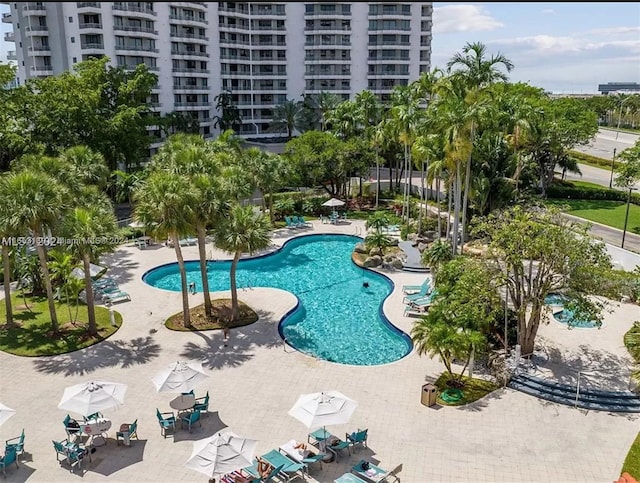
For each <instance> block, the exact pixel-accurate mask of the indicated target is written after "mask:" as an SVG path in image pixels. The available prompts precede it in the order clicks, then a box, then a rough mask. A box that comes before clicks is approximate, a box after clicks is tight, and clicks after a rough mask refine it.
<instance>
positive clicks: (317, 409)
mask: <svg viewBox="0 0 640 483" xmlns="http://www.w3.org/2000/svg"><path fill="white" fill-rule="evenodd" d="M357 407H358V403H357V402H356V401H354V400H353V399H350V398H348V397H347V396H345V395H344V394H342V393H341V392H338V391H326V392H316V393H313V394H303V395H302V396H300V397H299V398H298V400H297V401H296V403H295V404H294V405H293V407H292V408H291V409H290V410H289V416H293V417H294V418H296V419H297V420H298V421H301V422H302V424H304V425H305V426H306V427H307V428H309V429H318V428H322V427H325V426H330V425H332V424H345V423H348V422H349V419H351V415H352V414H353V412H354V411H355V410H356V408H357Z"/></svg>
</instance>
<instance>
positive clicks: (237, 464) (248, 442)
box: [185, 431, 258, 478]
mask: <svg viewBox="0 0 640 483" xmlns="http://www.w3.org/2000/svg"><path fill="white" fill-rule="evenodd" d="M257 444H258V442H257V441H256V440H254V439H246V438H241V437H240V436H238V435H236V434H234V433H233V432H231V431H227V432H224V433H220V432H218V433H216V434H214V435H213V436H212V437H210V438H206V439H203V440H201V441H195V442H194V443H193V452H192V453H191V457H189V459H188V460H187V462H186V463H185V466H186V467H187V468H191V469H192V470H196V471H199V472H200V473H204V474H205V475H207V476H208V477H209V478H215V477H217V476H222V475H226V474H228V473H231V472H232V471H236V470H240V469H242V468H246V467H247V466H251V465H252V464H253V456H254V453H255V451H256V445H257Z"/></svg>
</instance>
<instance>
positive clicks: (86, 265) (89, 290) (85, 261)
mask: <svg viewBox="0 0 640 483" xmlns="http://www.w3.org/2000/svg"><path fill="white" fill-rule="evenodd" d="M82 268H83V270H84V285H85V289H84V292H85V294H86V295H87V312H88V314H89V335H98V326H97V324H96V308H95V301H94V299H93V286H92V285H91V259H90V258H89V254H88V253H85V254H84V255H83V256H82ZM76 302H77V301H76ZM67 303H69V302H68V301H67Z"/></svg>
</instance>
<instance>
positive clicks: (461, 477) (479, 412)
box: [0, 220, 640, 483]
mask: <svg viewBox="0 0 640 483" xmlns="http://www.w3.org/2000/svg"><path fill="white" fill-rule="evenodd" d="M356 230H359V232H360V233H364V222H361V221H358V220H351V221H350V222H349V223H344V224H340V225H329V224H320V223H319V222H314V228H313V229H299V230H293V229H283V230H279V231H278V232H277V233H276V236H275V237H274V247H276V246H280V245H282V243H283V242H284V241H285V240H286V239H287V238H289V237H291V236H292V235H294V234H297V233H348V234H354V233H356ZM183 252H184V254H185V259H187V260H188V259H196V258H197V253H198V252H197V247H184V248H183ZM207 253H208V254H210V255H211V258H215V259H221V258H228V257H229V256H228V255H225V254H223V253H222V252H219V251H217V250H214V249H213V248H212V247H210V246H208V247H207ZM173 261H175V252H174V250H173V249H170V248H167V247H164V246H161V245H156V246H152V247H149V248H147V249H145V250H140V249H138V248H137V247H122V248H120V249H118V250H117V252H116V253H114V254H113V255H111V256H110V257H108V258H107V259H106V260H105V263H106V264H108V265H109V266H110V267H111V268H110V270H109V272H108V275H109V276H111V277H114V278H116V279H117V280H118V282H119V284H120V286H121V287H122V288H123V289H124V290H126V291H127V292H129V294H130V295H131V299H132V301H131V302H125V303H120V304H117V305H115V306H114V308H115V309H116V310H117V311H119V312H120V313H121V314H122V315H123V319H124V322H123V325H122V327H121V328H120V330H119V331H118V332H116V333H115V334H114V335H113V336H112V337H111V338H110V339H109V340H107V341H105V342H103V343H101V344H98V345H95V346H93V347H90V348H87V349H85V350H82V351H78V352H75V353H70V354H64V355H60V356H55V357H48V358H42V357H39V358H21V357H15V356H12V355H8V354H5V353H0V401H1V402H2V403H4V404H6V405H7V406H9V407H12V408H14V409H16V410H17V413H16V415H14V416H13V417H12V418H11V419H10V420H9V421H7V422H6V423H5V424H4V425H3V426H2V427H0V438H1V439H8V438H11V437H13V436H17V435H18V434H19V433H20V431H21V430H22V428H25V432H26V446H25V448H26V453H25V458H24V460H23V461H22V462H21V463H20V468H19V469H16V468H15V466H12V467H10V468H8V469H7V481H10V482H23V481H30V482H68V481H81V480H82V481H87V482H93V481H107V480H108V481H112V482H127V483H129V482H131V481H138V482H159V483H163V482H167V483H170V482H177V481H185V482H206V481H207V478H206V477H205V476H204V475H202V474H200V473H197V472H195V471H192V470H189V469H187V468H185V467H184V463H185V462H186V460H187V459H188V457H189V456H190V455H191V451H192V448H193V441H195V440H199V439H202V438H205V437H208V436H211V435H212V434H214V433H215V432H216V431H217V430H219V429H221V428H222V427H224V426H228V427H229V428H230V429H232V430H233V431H234V432H235V433H236V434H238V435H240V436H245V437H248V438H253V439H257V440H258V447H257V455H260V454H263V453H265V452H267V451H269V450H270V449H272V448H277V447H278V446H279V445H280V444H283V443H285V442H287V441H289V440H290V439H296V440H298V441H305V442H306V436H307V433H308V431H307V429H306V428H305V427H304V426H303V425H302V424H301V423H300V422H298V421H297V420H295V419H294V418H292V417H290V416H288V415H287V411H288V410H289V408H290V407H291V406H292V405H293V404H294V402H295V401H296V399H297V397H298V395H300V394H302V393H307V392H316V391H321V390H327V389H336V390H338V391H341V392H343V393H344V394H346V395H347V396H349V397H351V398H353V399H355V400H356V401H358V402H359V407H358V408H357V410H356V412H355V414H354V416H353V418H352V420H351V423H350V424H348V425H345V426H342V427H340V426H338V427H331V428H328V429H330V430H331V431H332V432H333V433H334V434H336V435H338V436H342V437H344V434H345V432H347V431H348V432H351V431H354V430H355V429H356V428H368V429H369V440H368V443H369V448H368V449H360V450H359V451H358V452H357V453H356V454H354V455H351V456H350V457H349V458H346V457H343V458H341V459H340V460H338V462H334V463H328V464H324V465H323V468H322V470H319V469H317V468H313V469H312V471H311V479H312V481H318V482H332V481H333V480H334V478H336V477H338V476H339V475H341V474H343V473H345V472H348V471H349V469H350V467H351V466H352V465H354V464H355V463H357V462H358V461H359V460H360V459H362V458H366V459H368V460H370V461H372V462H374V463H376V464H378V463H379V465H380V466H382V467H383V468H386V469H391V468H393V467H394V466H395V465H396V464H398V463H403V465H404V469H403V471H402V473H401V474H400V478H401V480H402V482H403V483H421V482H426V481H433V482H456V481H457V482H469V481H474V482H511V481H519V482H543V481H549V482H607V481H613V480H614V479H616V478H617V477H618V476H619V472H620V468H621V467H622V462H623V460H624V458H625V456H626V453H627V451H628V449H629V446H630V445H631V443H632V441H633V439H634V438H635V436H636V435H637V434H638V431H640V417H638V416H634V415H622V414H609V413H600V412H585V411H581V410H576V409H574V408H571V407H567V406H562V405H557V404H553V403H548V402H546V401H542V400H538V399H536V398H533V397H531V396H528V395H525V394H522V393H519V392H516V391H513V390H511V389H500V390H498V391H496V392H494V393H493V394H491V395H490V396H488V397H487V398H484V399H482V400H480V401H477V402H476V403H474V404H472V405H469V406H467V407H460V408H450V407H435V408H428V407H425V406H423V405H421V403H420V393H421V386H422V385H423V384H424V383H425V382H428V381H433V380H434V379H435V378H436V377H437V376H438V375H439V374H440V373H441V372H442V371H443V370H444V367H443V365H442V364H441V363H440V362H439V361H438V360H435V359H434V360H430V359H429V358H426V357H419V356H418V355H417V354H415V352H413V353H411V354H410V355H408V356H407V357H405V358H404V359H402V360H399V361H397V362H395V363H391V364H387V365H383V366H375V367H353V366H346V365H340V364H335V363H330V362H325V361H321V360H316V359H314V358H312V357H308V356H305V355H303V354H301V353H299V352H296V351H294V350H293V349H291V348H289V347H286V346H285V345H284V344H283V341H282V339H281V338H280V337H279V335H278V332H277V325H278V322H279V321H280V319H281V317H282V316H283V314H285V313H286V312H287V311H288V310H289V309H290V308H292V307H293V306H294V305H295V303H296V299H295V297H294V296H293V295H291V294H289V293H287V292H283V291H280V290H276V289H269V288H259V287H256V288H253V289H251V290H242V291H240V294H239V295H240V298H241V299H242V300H243V301H244V302H246V303H247V304H249V305H250V306H252V307H253V308H254V309H255V310H256V311H257V312H258V313H259V315H260V320H259V321H258V322H256V323H255V324H252V325H250V326H247V327H245V328H242V329H237V330H233V331H232V332H231V340H230V342H229V347H223V344H222V334H221V333H219V332H218V331H212V332H202V333H186V332H172V331H169V330H167V329H166V328H165V327H164V325H163V322H164V320H165V319H166V318H167V317H168V316H169V315H171V314H173V313H176V312H178V311H179V310H181V296H180V294H179V293H177V292H167V291H163V290H159V289H155V288H152V287H150V286H148V285H146V284H144V283H143V282H142V280H141V276H142V274H143V273H144V272H145V271H147V270H148V269H150V268H153V267H154V266H157V265H159V264H162V263H169V262H173ZM385 273H386V275H387V276H389V277H390V278H391V279H392V280H393V281H394V283H395V284H396V290H395V291H394V292H393V294H392V295H391V296H390V297H388V298H387V300H386V301H385V303H384V311H385V313H386V315H387V316H388V318H389V319H390V320H391V321H392V322H393V323H394V324H395V325H396V326H398V327H399V328H401V329H402V330H404V331H405V332H409V331H410V329H411V326H412V324H413V321H414V320H415V319H413V318H409V317H404V316H403V305H402V294H401V293H400V289H399V287H400V286H401V285H403V284H420V283H421V282H422V281H423V280H424V277H425V275H424V274H419V273H409V272H393V271H391V272H385ZM227 294H228V293H227ZM227 294H225V293H217V294H215V295H214V296H225V295H227ZM190 300H191V303H192V305H194V306H195V305H197V304H200V303H202V295H201V294H196V295H192V296H190ZM639 312H640V311H639V310H638V307H637V306H635V305H631V304H615V307H614V310H613V312H612V313H607V314H606V315H605V326H604V327H603V328H602V329H601V330H591V331H586V330H575V329H574V330H571V331H569V330H567V329H566V328H564V327H562V326H561V325H560V324H557V323H555V322H552V323H551V324H549V325H544V326H542V327H541V330H540V335H541V341H543V342H544V344H545V345H546V346H548V347H549V352H550V353H551V354H552V355H553V357H551V359H550V361H549V362H548V363H547V364H546V365H545V367H544V368H541V370H543V369H544V370H545V371H547V372H548V373H551V374H557V375H558V376H559V377H560V376H565V377H570V374H571V371H577V370H580V369H585V370H587V369H589V368H590V369H591V371H592V373H591V374H592V375H591V376H590V377H591V378H592V379H593V384H594V385H597V384H602V385H603V387H604V388H609V384H613V382H609V379H607V378H603V381H604V382H602V383H600V382H599V380H600V379H598V374H597V369H598V367H595V363H596V361H599V363H600V369H606V371H605V370H603V371H601V372H602V373H603V374H604V373H605V372H606V373H607V374H612V375H615V377H611V378H610V379H611V381H614V380H615V381H616V384H618V383H620V381H623V382H624V381H625V380H626V378H627V377H628V365H629V358H628V356H627V353H626V350H625V349H624V346H623V343H622V337H621V336H622V334H623V333H624V332H625V331H626V330H628V328H629V327H630V326H631V324H632V321H633V320H634V319H637V318H638V315H639ZM181 359H195V360H199V361H202V363H203V367H204V368H205V370H207V372H208V373H209V374H210V376H211V377H210V378H209V380H208V381H207V382H205V383H204V384H202V385H201V386H199V387H198V389H196V395H197V396H204V394H205V392H206V391H207V390H208V391H209V393H210V395H211V402H210V411H211V412H212V413H211V414H210V415H209V416H208V417H207V416H204V417H203V418H202V427H201V428H200V427H198V426H196V427H195V429H194V430H193V432H192V433H191V434H189V433H188V431H187V430H181V429H177V431H176V432H175V435H173V436H171V435H170V436H168V437H167V438H166V439H164V438H163V437H162V436H161V433H160V428H159V426H158V423H157V419H156V415H155V410H156V408H159V409H160V411H169V410H170V408H169V401H170V400H171V399H172V398H173V397H174V395H172V394H170V393H156V391H155V388H154V387H153V384H152V382H151V378H152V376H153V375H155V374H156V373H157V372H158V371H159V370H160V369H162V368H163V367H164V366H166V365H167V364H169V363H170V362H173V361H176V360H181ZM567 360H569V361H571V364H572V366H571V368H567V367H566V366H565V365H564V363H565V361H567ZM87 380H98V381H99V380H105V381H114V382H121V383H125V384H128V386H129V388H128V392H127V394H126V398H125V405H124V406H123V407H122V408H120V409H119V410H118V411H105V416H106V417H107V418H110V419H111V420H112V421H113V427H112V428H111V430H110V432H109V440H108V443H107V445H106V446H102V447H99V448H97V451H96V453H95V454H94V455H93V461H92V462H91V463H89V464H87V463H88V462H85V465H84V470H85V471H84V474H82V472H80V471H76V472H74V473H71V472H70V471H69V469H68V467H67V466H65V465H63V466H60V465H59V464H58V463H56V459H55V452H54V449H53V446H52V443H51V440H54V439H55V440H61V439H64V438H65V436H66V434H65V432H64V428H63V424H62V420H63V419H64V417H65V415H66V412H64V411H61V410H58V409H57V405H58V402H59V400H60V397H61V396H62V392H63V390H64V388H65V387H67V386H70V385H73V384H77V383H80V382H84V381H87ZM72 416H74V415H73V414H72ZM76 416H77V415H76ZM134 419H138V434H139V438H140V440H139V441H136V440H133V441H132V444H131V446H130V447H123V446H116V443H115V439H114V438H115V431H116V430H117V428H118V427H119V426H120V424H121V423H124V422H129V423H130V422H133V420H134ZM178 428H179V425H178Z"/></svg>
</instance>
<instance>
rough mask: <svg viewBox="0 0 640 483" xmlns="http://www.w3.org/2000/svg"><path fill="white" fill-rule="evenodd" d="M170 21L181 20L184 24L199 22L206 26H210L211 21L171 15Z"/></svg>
mask: <svg viewBox="0 0 640 483" xmlns="http://www.w3.org/2000/svg"><path fill="white" fill-rule="evenodd" d="M169 19H170V20H180V21H184V22H198V23H203V24H205V25H208V24H209V21H208V20H206V19H203V18H198V17H192V16H190V15H169Z"/></svg>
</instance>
